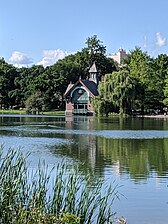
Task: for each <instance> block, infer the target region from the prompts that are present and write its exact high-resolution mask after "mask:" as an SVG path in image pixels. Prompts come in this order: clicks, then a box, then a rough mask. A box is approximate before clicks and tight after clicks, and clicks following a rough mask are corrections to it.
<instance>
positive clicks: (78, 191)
mask: <svg viewBox="0 0 168 224" xmlns="http://www.w3.org/2000/svg"><path fill="white" fill-rule="evenodd" d="M92 181H93V180H92ZM0 182H1V186H0V223H2V224H6V223H8V224H24V223H26V224H42V223H46V224H50V223H51V224H54V223H55V224H61V223H67V224H68V223H69V224H75V223H76V224H78V223H80V224H82V223H83V224H91V223H102V224H103V223H112V222H113V219H114V215H115V213H114V212H113V202H114V199H115V198H116V197H118V192H117V187H116V186H114V187H113V188H112V186H111V184H110V185H109V186H108V187H107V186H106V187H105V186H104V185H103V184H102V183H101V182H100V181H96V183H95V185H94V186H93V187H89V186H90V182H91V179H90V177H89V176H83V175H82V174H80V172H79V170H78V168H77V167H73V168H70V167H68V166H67V164H65V163H61V164H58V165H57V166H55V167H53V168H52V169H51V168H50V167H48V166H46V165H45V163H39V166H38V168H37V170H34V169H33V170H32V172H30V169H28V167H27V165H26V158H25V157H24V156H23V155H22V153H21V152H20V151H19V150H14V149H9V150H8V152H7V153H5V150H4V149H3V147H1V151H0ZM93 221H94V222H93Z"/></svg>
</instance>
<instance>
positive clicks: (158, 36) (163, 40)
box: [156, 32, 166, 48]
mask: <svg viewBox="0 0 168 224" xmlns="http://www.w3.org/2000/svg"><path fill="white" fill-rule="evenodd" d="M165 45H166V38H165V37H163V36H162V35H161V33H160V32H157V33H156V46H157V47H159V48H160V47H163V46H165Z"/></svg>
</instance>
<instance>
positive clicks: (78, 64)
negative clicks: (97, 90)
mask: <svg viewBox="0 0 168 224" xmlns="http://www.w3.org/2000/svg"><path fill="white" fill-rule="evenodd" d="M86 45H87V46H86V47H85V48H83V49H82V50H81V51H80V52H77V53H75V54H73V55H69V56H67V57H65V58H64V59H62V60H59V61H57V62H56V63H55V64H54V65H52V66H48V67H46V68H44V67H43V66H41V65H33V66H32V67H30V68H27V67H23V68H15V67H14V66H12V65H10V64H8V63H7V62H5V61H4V59H0V107H1V109H2V108H16V107H25V106H26V107H27V109H28V111H29V112H33V113H38V112H41V111H43V110H47V109H52V108H64V99H63V95H64V93H65V90H66V88H67V86H68V84H69V83H70V82H73V83H75V82H76V81H77V80H78V79H79V77H82V78H83V79H84V78H86V77H87V76H88V70H89V68H90V66H91V65H92V63H93V62H96V65H97V68H98V70H99V71H101V74H105V73H109V72H112V71H113V70H115V69H116V68H115V65H114V62H113V60H111V59H109V58H107V57H106V56H105V53H106V47H104V46H103V44H102V42H101V41H100V40H98V39H97V36H93V37H90V38H88V39H87V41H86Z"/></svg>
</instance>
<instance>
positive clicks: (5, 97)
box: [0, 58, 18, 108]
mask: <svg viewBox="0 0 168 224" xmlns="http://www.w3.org/2000/svg"><path fill="white" fill-rule="evenodd" d="M17 76H18V72H17V70H16V68H15V67H14V66H12V65H10V64H8V63H7V62H5V60H4V59H3V58H2V59H0V93H1V95H0V100H1V102H0V104H1V108H2V106H4V107H7V108H8V107H9V106H12V105H14V104H15V98H14V97H10V92H11V91H13V90H14V89H15V84H14V79H15V78H16V77H17Z"/></svg>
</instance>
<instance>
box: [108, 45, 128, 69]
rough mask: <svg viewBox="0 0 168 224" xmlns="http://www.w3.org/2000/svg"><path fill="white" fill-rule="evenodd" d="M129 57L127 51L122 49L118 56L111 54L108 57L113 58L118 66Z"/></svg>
mask: <svg viewBox="0 0 168 224" xmlns="http://www.w3.org/2000/svg"><path fill="white" fill-rule="evenodd" d="M127 56H128V54H127V53H126V51H124V50H123V49H122V48H119V50H118V52H117V53H116V54H110V55H109V56H108V57H109V58H112V59H113V60H114V61H115V62H117V64H118V65H121V63H122V60H123V59H125V58H126V57H127Z"/></svg>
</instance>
